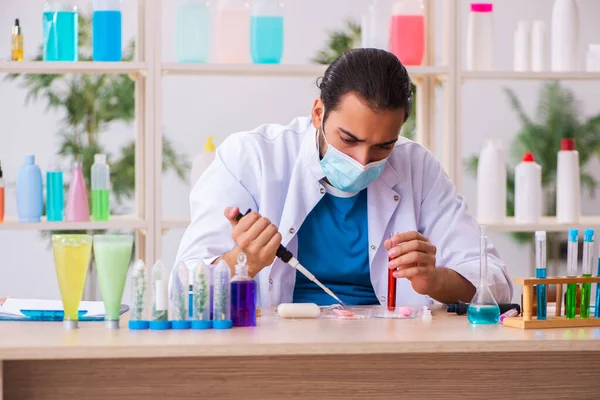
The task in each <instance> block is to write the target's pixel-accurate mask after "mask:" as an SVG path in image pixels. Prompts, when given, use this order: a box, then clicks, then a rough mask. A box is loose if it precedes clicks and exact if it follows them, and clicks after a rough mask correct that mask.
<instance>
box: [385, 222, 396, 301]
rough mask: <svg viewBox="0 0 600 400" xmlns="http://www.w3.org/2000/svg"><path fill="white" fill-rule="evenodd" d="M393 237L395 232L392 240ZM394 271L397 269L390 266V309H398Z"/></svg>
mask: <svg viewBox="0 0 600 400" xmlns="http://www.w3.org/2000/svg"><path fill="white" fill-rule="evenodd" d="M393 237H394V234H393V233H390V241H391V240H392V238H393ZM390 243H391V242H390ZM388 261H389V262H391V261H392V258H391V257H388ZM394 271H396V269H392V268H388V294H387V308H388V311H394V310H396V278H395V277H394Z"/></svg>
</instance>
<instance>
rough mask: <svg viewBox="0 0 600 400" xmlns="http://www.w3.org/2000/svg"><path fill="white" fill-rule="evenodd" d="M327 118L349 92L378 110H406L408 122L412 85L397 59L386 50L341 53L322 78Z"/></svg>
mask: <svg viewBox="0 0 600 400" xmlns="http://www.w3.org/2000/svg"><path fill="white" fill-rule="evenodd" d="M317 86H318V87H319V89H321V100H323V103H324V104H325V116H324V119H327V114H328V113H329V112H331V111H333V110H335V109H336V108H337V106H338V105H339V103H340V101H341V100H342V97H344V96H345V95H346V94H348V93H354V94H356V95H358V96H359V97H360V98H361V99H362V100H363V101H365V102H366V103H367V104H368V105H369V107H371V108H372V109H373V110H375V111H389V110H399V109H403V110H404V112H405V113H406V115H405V121H406V119H408V117H409V115H410V111H411V108H412V90H411V82H410V78H409V77H408V72H407V71H406V68H405V67H404V65H402V63H401V62H400V60H398V57H396V56H395V55H393V54H392V53H389V52H387V51H384V50H378V49H362V48H361V49H353V50H348V51H346V52H344V53H343V54H341V55H340V56H339V57H338V58H337V59H336V60H335V61H334V62H333V63H331V65H330V66H329V67H328V68H327V70H326V71H325V75H324V76H323V77H322V78H320V79H319V81H318V82H317Z"/></svg>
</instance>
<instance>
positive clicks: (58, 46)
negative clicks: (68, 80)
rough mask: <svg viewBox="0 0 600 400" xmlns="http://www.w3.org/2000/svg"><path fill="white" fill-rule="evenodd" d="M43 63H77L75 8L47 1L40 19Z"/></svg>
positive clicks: (76, 18)
mask: <svg viewBox="0 0 600 400" xmlns="http://www.w3.org/2000/svg"><path fill="white" fill-rule="evenodd" d="M42 21H43V25H42V35H43V41H42V55H43V60H44V61H77V60H78V58H79V56H78V51H79V39H78V34H79V32H78V14H77V7H75V6H73V5H69V4H62V3H58V2H51V1H47V2H46V3H45V4H44V14H43V17H42Z"/></svg>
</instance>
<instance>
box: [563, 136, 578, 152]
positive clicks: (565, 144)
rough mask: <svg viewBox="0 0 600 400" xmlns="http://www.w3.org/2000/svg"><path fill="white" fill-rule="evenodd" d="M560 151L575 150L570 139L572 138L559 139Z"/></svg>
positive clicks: (573, 141) (573, 143) (572, 140)
mask: <svg viewBox="0 0 600 400" xmlns="http://www.w3.org/2000/svg"><path fill="white" fill-rule="evenodd" d="M560 150H561V151H574V150H575V139H572V138H567V139H560Z"/></svg>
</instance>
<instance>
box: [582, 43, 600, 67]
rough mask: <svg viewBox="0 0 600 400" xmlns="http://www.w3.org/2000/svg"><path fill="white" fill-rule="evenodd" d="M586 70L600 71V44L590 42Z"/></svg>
mask: <svg viewBox="0 0 600 400" xmlns="http://www.w3.org/2000/svg"><path fill="white" fill-rule="evenodd" d="M585 69H586V71H588V72H599V71H600V44H590V45H589V46H588V53H587V58H586V68H585Z"/></svg>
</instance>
